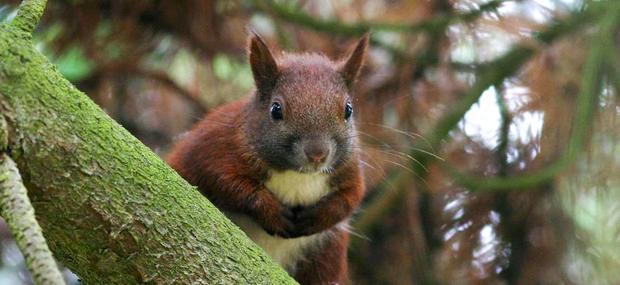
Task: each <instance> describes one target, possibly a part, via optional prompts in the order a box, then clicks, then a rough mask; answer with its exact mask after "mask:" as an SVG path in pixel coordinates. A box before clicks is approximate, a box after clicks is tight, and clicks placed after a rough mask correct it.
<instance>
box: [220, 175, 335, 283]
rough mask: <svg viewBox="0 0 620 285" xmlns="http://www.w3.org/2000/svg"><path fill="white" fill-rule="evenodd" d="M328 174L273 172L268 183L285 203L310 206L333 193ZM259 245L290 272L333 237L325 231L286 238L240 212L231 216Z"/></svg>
mask: <svg viewBox="0 0 620 285" xmlns="http://www.w3.org/2000/svg"><path fill="white" fill-rule="evenodd" d="M328 178H329V177H328V175H327V174H323V173H309V174H307V173H299V172H295V171H283V172H275V171H274V172H272V173H271V175H270V178H269V179H268V180H267V182H266V183H265V186H266V187H267V188H268V189H269V190H270V191H271V192H273V193H274V194H275V195H276V197H277V198H278V200H280V202H282V203H283V204H285V205H287V206H289V207H294V206H308V205H312V204H314V203H316V202H317V201H318V200H320V199H321V198H323V197H324V196H325V195H327V194H329V192H330V187H329V184H328ZM228 216H229V217H230V218H231V219H232V220H233V222H235V224H237V225H238V226H239V227H240V228H241V229H242V230H243V231H244V232H245V233H246V234H247V235H248V237H250V239H252V240H253V241H254V242H255V243H256V244H258V245H259V246H260V247H261V248H263V250H265V251H266V252H267V254H269V256H271V258H272V259H273V260H274V261H276V262H277V263H278V264H280V265H281V266H282V267H284V268H285V269H286V270H288V271H289V272H293V271H295V264H296V263H297V261H299V260H300V259H302V258H303V257H304V252H305V251H306V250H307V249H309V248H312V247H315V246H318V245H320V244H321V241H322V240H323V239H325V238H328V237H329V234H330V232H329V231H325V232H321V233H317V234H314V235H310V236H305V237H299V238H292V239H284V238H279V237H275V236H272V235H269V234H267V233H266V232H265V231H264V230H263V228H262V227H261V226H260V225H258V224H257V223H256V222H254V221H253V220H252V219H251V218H250V217H248V216H245V215H240V214H229V215H228Z"/></svg>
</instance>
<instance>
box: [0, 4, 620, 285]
mask: <svg viewBox="0 0 620 285" xmlns="http://www.w3.org/2000/svg"><path fill="white" fill-rule="evenodd" d="M19 2H20V1H17V0H0V21H2V22H4V21H9V20H10V19H12V17H14V16H15V11H16V8H17V5H19ZM618 2H619V1H617V0H610V1H586V0H521V1H520V0H492V1H487V0H336V1H326V0H318V1H310V0H306V1H304V0H298V1H275V0H231V1H223V0H220V1H216V0H211V1H209V0H180V1H173V0H150V1H149V0H135V1H122V0H89V1H81V0H50V1H48V5H47V9H46V11H45V15H44V18H43V20H42V23H41V24H40V25H39V28H38V30H37V32H36V34H35V43H36V47H37V48H38V49H39V50H40V51H41V52H43V53H44V54H45V55H47V57H48V58H49V59H50V60H51V61H52V62H53V63H54V64H55V65H56V66H57V67H58V69H59V70H60V72H61V73H62V74H64V76H65V77H66V78H67V79H68V80H70V81H71V82H72V83H73V84H75V85H76V86H77V87H78V88H79V89H80V90H82V91H84V92H85V93H86V94H88V96H90V98H92V100H94V101H95V102H96V103H97V104H98V105H99V106H101V108H103V109H104V110H105V111H106V112H107V113H108V114H109V115H110V116H111V117H112V118H114V119H115V120H116V121H117V122H119V123H120V124H121V125H123V126H124V127H125V128H126V129H128V130H129V131H130V132H131V133H133V134H134V135H135V136H136V137H137V138H139V139H140V140H141V141H142V142H144V143H145V144H146V145H147V146H149V147H150V148H151V149H152V150H153V151H155V152H156V153H157V154H159V155H161V156H162V157H163V156H165V155H166V153H167V151H168V149H169V148H170V146H171V144H173V143H174V141H175V139H177V138H178V137H179V136H180V135H182V134H183V133H184V132H186V131H187V130H189V129H190V127H191V126H192V124H193V123H195V122H196V121H197V120H199V119H200V118H201V117H202V116H203V115H204V114H205V113H207V112H209V110H212V109H214V108H216V107H217V106H219V105H222V104H225V103H227V102H230V101H232V100H235V99H238V98H240V97H243V96H246V95H247V94H249V92H251V90H252V88H253V80H252V75H251V72H250V69H249V66H248V64H247V62H246V55H245V44H246V39H247V35H248V32H247V29H248V28H252V29H254V30H256V31H257V32H258V33H260V34H261V35H263V36H264V37H265V38H266V39H267V41H268V42H269V43H270V45H272V46H273V47H278V48H279V49H281V50H286V51H316V52H322V53H325V54H326V55H328V56H329V57H331V58H338V57H339V56H341V55H343V54H344V53H345V52H346V51H347V50H348V48H349V47H350V46H351V44H353V43H355V41H356V39H357V38H358V37H359V36H360V35H362V34H363V33H364V32H365V31H366V30H368V29H370V30H372V34H371V35H372V36H371V48H370V52H369V56H368V59H367V64H366V66H365V67H364V69H363V72H362V74H361V77H360V80H359V81H358V86H357V94H356V97H355V102H354V104H355V108H356V109H355V110H356V111H355V116H356V120H357V124H358V128H359V130H360V133H361V135H362V138H363V148H364V152H365V156H364V162H363V165H364V168H365V175H366V181H367V185H368V194H367V198H366V200H365V203H364V207H363V208H362V209H361V210H360V211H359V212H358V213H357V214H356V216H355V219H354V221H353V228H352V230H353V231H354V236H353V237H352V244H351V247H350V253H349V256H350V267H351V279H352V284H620V270H618V268H620V145H619V143H620V140H619V139H620V104H619V100H618V99H619V96H618V91H619V87H620V48H619V47H620V25H619V23H620V21H619V19H618V18H619V16H618V14H619V13H618V12H617V11H618V10H620V7H619V6H618ZM0 237H1V247H0V263H1V264H0V284H29V283H30V282H31V281H30V279H29V277H28V273H27V272H26V271H25V269H23V265H22V263H23V260H22V258H21V255H20V253H19V251H18V250H17V249H16V247H15V245H14V243H13V241H12V240H11V238H10V234H9V233H8V232H7V230H6V229H5V228H4V227H2V230H1V231H0ZM65 273H66V276H67V278H68V280H69V281H70V282H71V283H73V284H78V283H79V277H77V276H75V275H72V274H71V273H70V272H69V271H68V270H67V271H66V272H65Z"/></svg>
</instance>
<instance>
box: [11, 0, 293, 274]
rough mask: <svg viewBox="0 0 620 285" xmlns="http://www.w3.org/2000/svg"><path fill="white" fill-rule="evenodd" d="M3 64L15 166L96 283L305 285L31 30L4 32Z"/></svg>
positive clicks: (53, 229) (78, 267)
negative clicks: (71, 74)
mask: <svg viewBox="0 0 620 285" xmlns="http://www.w3.org/2000/svg"><path fill="white" fill-rule="evenodd" d="M28 3H29V4H28ZM28 3H26V4H24V7H30V8H36V7H38V8H42V7H41V6H29V5H34V4H35V3H43V2H36V1H35V2H28ZM30 8H28V9H30ZM38 11H41V10H38ZM24 13H26V12H22V15H26V14H29V13H26V14H24ZM30 14H31V13H30ZM35 14H36V13H35ZM31 18H32V19H34V18H35V17H34V16H33V17H31ZM22 19H23V18H22ZM20 21H21V20H20ZM20 21H18V22H20ZM32 27H33V26H32ZM0 62H1V63H2V64H0V114H2V116H3V117H4V118H5V119H6V121H7V124H8V129H9V130H10V136H9V138H8V145H9V147H10V149H11V159H13V160H14V161H15V163H16V164H17V166H18V167H19V170H20V173H21V175H22V178H23V181H24V185H26V186H27V187H28V196H29V198H30V200H31V201H32V205H33V206H34V208H35V210H36V213H37V219H38V221H39V223H40V226H41V228H42V229H43V232H44V233H45V236H46V237H47V241H48V244H49V247H50V249H51V250H52V251H53V252H54V255H55V257H56V258H58V260H59V261H61V262H62V263H63V264H65V265H66V266H67V267H69V268H70V269H71V270H72V271H73V272H75V273H76V274H78V275H79V276H80V278H81V279H82V280H84V283H88V284H178V283H183V284H190V283H191V284H296V283H295V281H294V280H293V279H292V278H291V277H290V276H289V275H288V274H287V273H286V271H284V270H283V269H282V268H281V267H280V266H278V265H277V264H276V263H274V262H273V261H272V260H271V259H270V258H269V257H268V256H267V255H266V254H265V253H264V252H263V251H262V250H261V249H260V248H259V247H258V246H257V245H255V244H254V243H252V242H251V241H250V240H249V239H248V238H247V236H245V235H244V234H243V232H242V231H241V230H240V229H239V228H238V227H236V226H235V225H234V224H232V223H231V222H230V221H229V220H228V219H226V217H225V216H224V215H222V214H221V213H220V212H219V211H218V210H217V208H215V207H214V206H213V205H212V204H211V203H210V202H209V201H208V200H207V199H206V198H204V196H202V195H201V194H200V193H199V192H198V191H196V189H195V188H194V187H192V186H191V185H189V184H188V183H187V182H186V181H184V180H183V179H182V178H181V177H180V176H179V175H177V174H176V173H175V172H174V170H172V169H171V168H170V167H168V166H167V165H166V164H165V163H164V162H163V161H162V160H161V159H160V158H159V157H158V156H157V155H155V154H154V153H153V152H152V151H151V150H149V149H148V148H147V147H146V146H144V145H143V144H142V143H141V142H140V141H138V140H137V139H136V138H134V137H133V136H132V135H131V134H130V133H129V132H127V131H126V130H125V129H123V128H122V127H121V126H120V125H118V124H117V123H116V122H114V121H113V120H112V119H111V118H110V117H109V116H107V115H106V114H105V112H103V111H102V110H101V109H100V108H99V107H98V106H97V105H96V104H95V103H93V102H92V101H91V100H90V99H89V98H88V97H87V96H86V95H84V94H83V93H82V92H80V91H79V90H77V88H75V87H74V86H73V85H71V83H69V82H68V81H67V80H66V79H65V78H63V77H62V75H61V74H60V73H59V72H58V70H57V69H56V67H54V66H53V65H52V64H51V63H50V62H49V61H48V60H47V59H46V58H45V57H44V56H43V55H42V54H41V53H39V52H38V51H37V50H36V49H35V48H34V45H33V43H32V41H31V38H30V37H25V36H24V29H23V26H21V25H11V24H9V25H0Z"/></svg>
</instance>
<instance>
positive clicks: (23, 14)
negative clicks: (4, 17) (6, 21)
mask: <svg viewBox="0 0 620 285" xmlns="http://www.w3.org/2000/svg"><path fill="white" fill-rule="evenodd" d="M46 2H47V0H24V1H23V2H22V4H21V5H20V6H19V10H18V11H17V16H15V19H13V22H11V24H12V25H13V26H15V27H16V28H18V29H20V30H22V31H23V32H26V33H28V34H32V32H33V31H34V29H35V28H36V27H37V24H38V23H39V19H40V18H41V16H42V15H43V10H45V4H46Z"/></svg>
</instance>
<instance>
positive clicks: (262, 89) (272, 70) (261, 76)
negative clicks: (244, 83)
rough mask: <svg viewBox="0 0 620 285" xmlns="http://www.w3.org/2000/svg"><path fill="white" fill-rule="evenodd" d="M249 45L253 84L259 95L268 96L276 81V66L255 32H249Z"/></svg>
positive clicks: (265, 45)
mask: <svg viewBox="0 0 620 285" xmlns="http://www.w3.org/2000/svg"><path fill="white" fill-rule="evenodd" d="M249 41H250V43H249V47H248V49H249V59H250V66H251V68H252V74H253V75H254V82H255V83H256V89H257V90H258V92H259V94H260V95H262V96H264V95H268V94H269V93H270V92H271V90H273V87H274V86H275V84H276V80H277V79H278V74H279V71H278V64H277V63H276V60H275V59H274V58H273V55H271V51H269V48H268V47H267V44H265V41H264V40H263V38H261V36H259V35H258V34H257V33H256V32H254V31H251V35H250V40H249Z"/></svg>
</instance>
